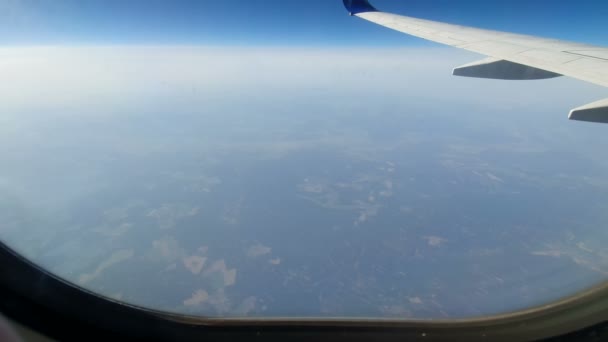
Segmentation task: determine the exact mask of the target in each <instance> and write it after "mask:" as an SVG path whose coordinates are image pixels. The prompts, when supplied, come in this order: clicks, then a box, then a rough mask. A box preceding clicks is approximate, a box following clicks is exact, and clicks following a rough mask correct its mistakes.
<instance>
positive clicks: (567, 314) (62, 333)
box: [0, 242, 608, 341]
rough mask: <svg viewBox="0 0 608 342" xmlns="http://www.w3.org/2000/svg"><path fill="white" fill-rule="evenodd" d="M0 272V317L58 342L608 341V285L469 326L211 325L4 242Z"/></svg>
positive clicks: (368, 323) (391, 323) (311, 322)
mask: <svg viewBox="0 0 608 342" xmlns="http://www.w3.org/2000/svg"><path fill="white" fill-rule="evenodd" d="M0 270H3V271H1V272H0V312H3V313H4V314H5V315H7V316H8V317H9V318H11V319H13V320H15V321H17V322H19V323H22V324H24V325H26V326H29V327H31V328H33V329H35V330H37V331H39V332H41V333H43V334H45V335H47V336H49V337H52V338H56V339H58V340H61V341H83V340H88V341H108V340H111V339H120V340H135V341H174V340H180V341H200V340H224V339H230V340H231V341H232V340H251V339H256V340H265V341H283V340H285V339H286V338H290V339H294V338H295V339H307V340H308V339H315V340H319V339H321V340H324V339H327V340H331V341H353V340H372V339H373V340H374V341H396V340H399V341H403V340H407V341H410V340H411V341H418V340H420V341H438V340H447V339H450V340H462V341H517V340H522V341H523V340H539V339H546V338H551V337H555V336H560V335H564V334H570V333H573V332H575V333H576V332H578V333H576V334H578V335H576V336H577V337H574V338H573V339H576V340H581V339H580V338H581V336H593V337H594V338H597V336H598V335H597V334H598V333H597V331H600V333H601V332H603V333H604V334H605V335H602V336H605V337H608V282H606V283H604V284H601V285H600V286H597V287H594V288H592V289H590V290H588V291H585V292H582V293H579V294H577V295H575V296H572V297H569V298H566V299H563V300H561V301H558V302H555V303H552V304H550V305H545V306H542V307H537V308H532V309H529V310H525V311H521V312H516V313H510V314H505V315H499V316H493V317H487V318H480V319H470V320H440V321H439V320H438V321H432V320H426V321H405V320H404V321H399V320H361V319H357V320H351V319H331V320H327V319H217V318H214V319H209V318H204V317H191V316H185V315H178V314H170V313H164V312H160V311H155V310H150V309H146V308H141V307H138V306H134V305H129V304H126V303H122V302H119V301H116V300H112V299H108V298H106V297H103V296H101V295H99V294H96V293H93V292H91V291H88V290H86V289H83V288H80V287H78V286H76V285H74V284H71V283H69V282H66V281H64V280H62V279H60V278H59V277H57V276H55V275H53V274H50V273H49V272H47V271H46V270H44V269H41V268H40V267H38V266H36V265H35V264H34V263H32V262H31V261H29V260H27V259H25V258H24V257H22V256H21V255H19V254H18V253H17V252H15V251H13V250H12V249H11V248H10V247H8V246H7V245H6V244H4V243H2V242H0ZM590 327H591V328H590ZM589 328H590V329H591V330H585V329H589ZM589 331H591V332H589ZM580 334H583V335H580ZM567 336H568V335H566V337H567ZM560 340H561V339H560Z"/></svg>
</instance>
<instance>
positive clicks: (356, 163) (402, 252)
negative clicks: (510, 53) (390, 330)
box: [0, 0, 608, 319]
mask: <svg viewBox="0 0 608 342" xmlns="http://www.w3.org/2000/svg"><path fill="white" fill-rule="evenodd" d="M515 2H517V1H515ZM252 3H254V4H252ZM402 3H403V4H401V3H399V4H391V2H389V1H381V0H378V1H377V4H376V3H375V4H374V5H377V6H378V7H380V6H383V7H384V8H386V9H387V10H391V11H392V12H395V13H405V14H412V15H417V16H421V17H429V18H430V19H434V20H445V21H449V22H456V23H460V24H468V25H473V26H481V27H487V28H491V29H500V30H511V31H517V32H518V33H521V32H525V33H529V34H537V35H545V36H547V35H548V36H552V37H555V38H564V39H577V38H579V36H576V35H574V34H575V33H576V32H575V33H572V32H571V33H570V34H568V33H567V32H566V33H565V32H563V31H561V29H560V30H558V29H557V27H561V24H563V22H562V21H560V22H559V23H558V22H557V21H555V22H553V21H551V20H550V19H547V20H549V21H548V23H547V25H546V26H544V27H543V28H541V27H539V26H538V25H535V24H533V23H534V22H535V20H538V18H537V17H536V16H533V15H532V13H530V14H529V15H528V16H526V15H523V16H522V15H521V14H520V13H519V11H515V10H511V9H510V7H508V6H507V5H509V4H511V3H513V2H509V4H500V2H497V3H499V4H495V3H493V4H487V5H483V6H482V7H481V8H476V5H475V4H474V3H473V2H472V1H468V2H467V1H463V4H462V6H464V7H463V8H466V9H469V10H471V11H472V12H471V13H472V14H467V15H463V16H457V15H455V14H454V13H455V12H453V4H451V3H446V2H439V1H427V2H425V4H417V5H416V6H413V5H412V7H410V5H411V4H410V2H408V1H403V2H402ZM427 3H428V4H427ZM520 3H522V4H523V3H524V2H521V1H520ZM538 3H543V4H545V5H546V4H547V3H548V2H547V1H538ZM552 3H553V4H554V2H552ZM2 6H4V10H3V11H0V12H2V14H0V19H1V20H0V22H2V23H0V29H1V30H0V31H2V32H3V33H0V43H2V45H1V46H0V74H1V75H2V82H0V164H1V167H0V241H1V242H3V243H4V244H6V245H7V246H8V247H9V248H11V249H13V250H15V251H16V252H18V253H20V254H22V255H23V256H25V257H26V258H28V259H29V260H31V261H33V262H34V263H35V264H37V265H39V266H41V267H42V268H44V269H46V270H48V271H50V272H51V273H53V274H55V275H56V276H58V277H60V278H62V279H65V280H67V281H68V282H70V283H72V284H74V285H77V286H79V287H82V288H85V289H88V290H92V291H94V292H96V293H98V294H100V295H103V296H105V297H107V298H112V299H114V300H119V301H124V302H127V303H130V304H133V305H136V306H140V307H144V308H152V309H157V310H162V311H166V312H172V313H181V314H187V315H196V316H204V317H211V318H216V317H231V318H244V317H253V318H269V317H272V318H277V317H278V318H302V317H305V318H330V317H340V318H379V319H386V318H390V319H455V318H458V319H461V318H473V317H481V316H487V315H498V314H504V313H509V312H514V311H518V310H523V309H528V308H532V307H537V306H541V305H545V304H548V303H551V302H555V301H558V300H561V299H563V298H567V297H569V296H572V295H575V294H577V293H580V292H581V291H586V290H588V289H591V288H593V287H594V286H597V285H599V284H601V283H603V282H604V281H606V280H607V279H608V251H607V250H606V248H605V246H606V245H608V230H607V229H606V223H607V222H608V177H607V175H608V149H606V146H608V134H606V133H607V129H608V126H605V125H603V124H601V123H588V122H576V121H570V120H568V111H569V110H570V109H572V108H576V107H578V106H581V105H583V104H585V103H591V102H593V101H596V100H598V99H601V98H605V97H606V92H605V88H602V87H600V86H598V85H594V84H592V83H586V82H582V81H580V80H576V79H573V78H568V77H557V78H550V79H543V80H535V81H504V80H495V79H494V80H492V79H479V78H472V77H455V76H453V75H452V73H451V71H452V69H453V68H454V67H457V66H460V65H466V64H468V63H471V62H473V61H478V60H482V59H483V58H485V57H484V56H482V55H479V54H477V53H474V52H468V51H463V50H459V49H454V48H452V47H442V46H440V45H435V44H430V43H424V42H422V41H421V40H418V39H417V38H412V37H408V36H405V35H401V34H399V33H395V32H391V31H390V30H388V29H386V28H381V27H379V26H375V25H372V24H371V23H367V22H365V21H364V20H361V18H357V17H356V15H353V16H352V17H351V16H349V15H348V12H347V11H345V9H344V6H343V3H342V2H341V1H327V0H317V1H309V2H308V4H306V5H303V4H302V3H301V2H300V1H293V2H286V1H278V0H277V1H267V4H266V5H265V6H262V7H260V6H259V3H258V2H252V1H235V0H231V1H225V2H224V1H222V2H221V3H219V4H218V2H217V1H166V2H162V1H160V2H154V3H149V4H148V3H146V5H145V6H144V4H143V2H137V1H132V2H124V3H122V2H111V3H106V2H101V1H100V2H95V1H92V2H87V3H86V4H85V3H84V2H77V1H57V2H52V3H49V2H40V3H36V2H31V3H25V2H10V1H9V2H7V3H5V4H4V5H0V9H2V8H3V7H2ZM302 6H305V7H306V8H304V9H302V8H301V7H302ZM484 6H485V7H484ZM501 6H502V7H501ZM530 6H537V5H530ZM538 6H540V5H538ZM567 6H568V5H567V4H564V5H563V6H562V7H563V8H562V10H563V11H564V12H565V11H566V10H567V11H571V10H572V8H570V7H567ZM597 6H603V5H601V4H600V5H597ZM489 7H495V9H500V10H501V11H503V12H504V14H503V15H501V16H500V18H499V19H497V21H495V22H492V21H487V20H486V19H487V17H488V15H487V13H486V15H483V16H478V17H477V19H476V17H475V16H474V15H473V14H475V13H479V12H475V11H487V10H488V9H489ZM558 7H559V6H558ZM268 8H274V9H275V10H272V11H270V10H268ZM560 8H561V7H560ZM450 9H452V11H450ZM440 10H443V11H444V14H445V15H444V16H442V15H441V13H439V11H440ZM464 12H466V11H464ZM458 13H461V12H458ZM488 13H489V12H488ZM494 13H497V12H494ZM501 13H502V12H501ZM354 14H356V13H354ZM509 16H510V18H517V17H518V16H519V18H520V20H521V22H520V23H519V22H518V24H517V25H515V22H514V21H513V20H507V19H505V18H507V17H509ZM311 18H313V19H311ZM480 18H481V19H480ZM483 18H486V19H483ZM484 20H486V21H484ZM591 20H593V18H592V19H591ZM602 20H603V19H602V18H598V19H597V25H601V23H603V21H602ZM597 25H596V26H593V27H597ZM604 26H605V25H604ZM593 27H591V26H588V27H584V28H583V29H587V31H584V32H583V33H585V32H592V33H593V32H594V33H593V34H595V35H596V36H593V35H592V34H591V33H589V35H588V39H587V40H588V41H589V42H591V43H597V41H593V39H596V38H594V37H597V32H601V31H599V30H593V29H592V28H593ZM550 28H554V29H555V31H547V30H549V29H550ZM603 32H605V30H604V31H603ZM577 58H578V57H577ZM552 76H554V75H552Z"/></svg>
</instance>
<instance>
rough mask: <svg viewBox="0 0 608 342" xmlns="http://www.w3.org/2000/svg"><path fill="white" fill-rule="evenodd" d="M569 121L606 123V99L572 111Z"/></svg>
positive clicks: (607, 104) (607, 112)
mask: <svg viewBox="0 0 608 342" xmlns="http://www.w3.org/2000/svg"><path fill="white" fill-rule="evenodd" d="M568 118H569V119H570V120H578V121H588V122H600V123H608V99H604V100H600V101H597V102H593V103H590V104H587V105H584V106H582V107H578V108H575V109H573V110H572V111H571V112H570V115H569V116H568Z"/></svg>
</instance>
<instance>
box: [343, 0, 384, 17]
mask: <svg viewBox="0 0 608 342" xmlns="http://www.w3.org/2000/svg"><path fill="white" fill-rule="evenodd" d="M343 1H344V7H346V9H347V10H348V12H349V13H350V15H356V14H359V13H363V12H376V11H377V9H375V8H374V6H372V5H370V3H369V1H367V0H343Z"/></svg>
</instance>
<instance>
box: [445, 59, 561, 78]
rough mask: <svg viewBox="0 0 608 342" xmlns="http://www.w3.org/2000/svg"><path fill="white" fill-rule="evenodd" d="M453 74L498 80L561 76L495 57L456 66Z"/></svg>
mask: <svg viewBox="0 0 608 342" xmlns="http://www.w3.org/2000/svg"><path fill="white" fill-rule="evenodd" d="M452 74H453V75H455V76H464V77H477V78H491V79H498V80H540V79H547V78H553V77H559V76H561V75H560V74H556V73H554V72H550V71H546V70H542V69H537V68H533V67H530V66H527V65H523V64H519V63H513V62H509V61H506V60H504V59H496V58H493V57H489V58H486V59H482V60H481V61H478V62H473V63H470V64H466V65H463V66H460V67H458V68H455V69H454V71H453V72H452Z"/></svg>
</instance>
